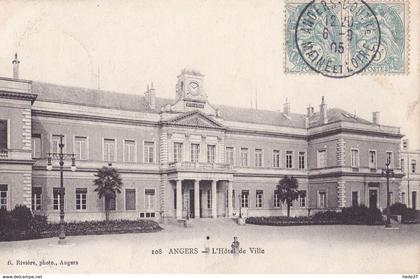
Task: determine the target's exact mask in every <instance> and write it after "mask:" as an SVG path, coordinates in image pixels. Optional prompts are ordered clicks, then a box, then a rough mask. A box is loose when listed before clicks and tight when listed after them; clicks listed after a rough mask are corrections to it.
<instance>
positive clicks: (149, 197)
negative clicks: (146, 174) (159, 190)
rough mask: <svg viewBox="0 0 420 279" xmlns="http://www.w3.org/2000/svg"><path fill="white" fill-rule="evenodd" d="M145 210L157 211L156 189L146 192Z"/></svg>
mask: <svg viewBox="0 0 420 279" xmlns="http://www.w3.org/2000/svg"><path fill="white" fill-rule="evenodd" d="M144 199H145V200H144V208H145V209H146V210H155V189H146V190H144Z"/></svg>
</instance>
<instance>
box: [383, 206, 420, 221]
mask: <svg viewBox="0 0 420 279" xmlns="http://www.w3.org/2000/svg"><path fill="white" fill-rule="evenodd" d="M389 211H390V213H391V215H400V216H401V222H402V223H403V224H420V211H419V210H415V209H413V208H408V207H407V206H406V205H405V204H402V203H399V202H397V203H394V204H393V205H391V206H390V207H389ZM384 213H386V209H384Z"/></svg>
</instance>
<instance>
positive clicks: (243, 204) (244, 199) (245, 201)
mask: <svg viewBox="0 0 420 279" xmlns="http://www.w3.org/2000/svg"><path fill="white" fill-rule="evenodd" d="M248 202H249V191H248V190H242V194H241V207H242V208H248Z"/></svg>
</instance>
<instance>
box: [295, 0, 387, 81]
mask: <svg viewBox="0 0 420 279" xmlns="http://www.w3.org/2000/svg"><path fill="white" fill-rule="evenodd" d="M295 41H296V45H297V49H298V51H299V54H300V55H301V57H302V59H303V60H304V61H305V63H306V64H307V65H308V66H309V67H310V68H311V69H312V70H313V71H315V72H318V73H320V74H322V75H324V76H327V77H332V78H345V77H350V76H352V75H354V74H357V73H360V72H362V71H363V70H364V69H365V68H366V67H367V66H369V64H370V63H371V62H372V61H373V60H374V59H375V56H376V53H377V52H378V50H379V47H380V44H381V30H380V27H379V22H378V19H377V18H376V16H375V14H374V12H373V10H372V9H371V7H369V5H368V4H367V3H366V2H365V1H363V0H325V1H324V0H323V1H321V0H313V1H311V2H310V3H309V4H307V5H306V6H305V7H304V8H303V10H302V12H301V13H300V14H299V18H298V20H297V23H296V30H295Z"/></svg>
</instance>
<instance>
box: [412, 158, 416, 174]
mask: <svg viewBox="0 0 420 279" xmlns="http://www.w3.org/2000/svg"><path fill="white" fill-rule="evenodd" d="M411 173H416V160H411Z"/></svg>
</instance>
